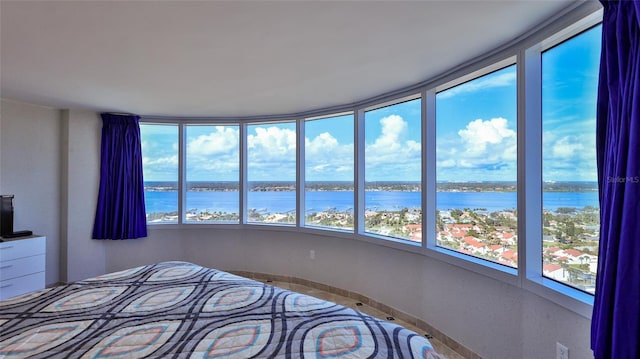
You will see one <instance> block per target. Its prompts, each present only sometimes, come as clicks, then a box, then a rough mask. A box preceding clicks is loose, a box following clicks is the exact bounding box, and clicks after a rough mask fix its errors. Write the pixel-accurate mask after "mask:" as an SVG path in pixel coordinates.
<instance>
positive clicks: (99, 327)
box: [0, 262, 440, 359]
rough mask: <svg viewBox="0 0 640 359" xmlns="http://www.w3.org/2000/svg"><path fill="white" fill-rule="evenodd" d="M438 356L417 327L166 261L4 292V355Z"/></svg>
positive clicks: (0, 321) (0, 348) (0, 351)
mask: <svg viewBox="0 0 640 359" xmlns="http://www.w3.org/2000/svg"><path fill="white" fill-rule="evenodd" d="M26 357H29V358H112V359H113V358H251V357H255V358H440V356H439V355H438V354H437V353H436V352H435V351H434V349H433V347H432V345H431V343H430V342H429V341H428V340H427V339H426V338H425V337H423V336H420V335H419V334H417V333H415V332H413V331H411V330H408V329H406V328H404V327H401V326H399V325H396V324H394V323H391V322H388V321H383V320H380V319H377V318H374V317H371V316H369V315H366V314H364V313H361V312H359V311H357V310H354V309H351V308H347V307H345V306H342V305H338V304H335V303H332V302H329V301H325V300H321V299H318V298H314V297H311V296H308V295H304V294H300V293H296V292H293V291H289V290H285V289H281V288H278V287H274V286H271V285H268V284H266V283H261V282H257V281H254V280H251V279H248V278H244V277H240V276H237V275H233V274H230V273H227V272H224V271H220V270H216V269H212V268H206V267H202V266H199V265H196V264H193V263H187V262H162V263H157V264H152V265H147V266H141V267H137V268H132V269H128V270H124V271H119V272H115V273H110V274H106V275H102V276H99V277H95V278H91V279H87V280H83V281H78V282H74V283H71V284H67V285H63V286H58V287H53V288H49V289H45V290H42V291H38V292H34V293H30V294H26V295H23V296H19V297H15V298H11V299H8V300H4V301H1V302H0V358H26Z"/></svg>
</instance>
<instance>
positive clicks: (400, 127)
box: [365, 115, 421, 181]
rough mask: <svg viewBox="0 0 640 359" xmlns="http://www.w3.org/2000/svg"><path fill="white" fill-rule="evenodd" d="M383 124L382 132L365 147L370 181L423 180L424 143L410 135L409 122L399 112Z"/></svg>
mask: <svg viewBox="0 0 640 359" xmlns="http://www.w3.org/2000/svg"><path fill="white" fill-rule="evenodd" d="M380 125H381V133H380V135H379V136H378V137H377V138H376V139H375V140H374V141H373V143H370V144H367V145H366V148H365V154H366V169H365V176H366V178H367V180H368V181H371V180H407V181H413V180H419V179H420V172H421V160H420V159H421V145H420V142H418V141H415V140H412V139H409V138H408V134H409V125H408V123H407V122H406V121H405V120H404V119H403V118H402V117H401V116H399V115H390V116H387V117H384V118H382V119H381V120H380Z"/></svg>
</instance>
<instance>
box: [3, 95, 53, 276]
mask: <svg viewBox="0 0 640 359" xmlns="http://www.w3.org/2000/svg"><path fill="white" fill-rule="evenodd" d="M59 137H60V111H59V110H57V109H53V108H49V107H42V106H35V105H31V104H25V103H21V102H15V101H9V100H4V99H3V100H2V101H1V102H0V138H1V139H0V184H1V186H0V193H2V194H13V195H15V198H14V201H13V204H14V230H16V231H17V230H23V229H28V230H32V231H33V233H35V234H39V235H43V236H46V237H47V256H46V262H47V264H46V270H47V272H46V278H45V281H46V283H47V284H53V283H56V282H58V281H59V280H60V277H59V268H60V261H59V255H60V246H59V243H60V217H59V212H60V141H59Z"/></svg>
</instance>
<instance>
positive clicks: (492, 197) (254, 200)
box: [145, 191, 598, 213]
mask: <svg viewBox="0 0 640 359" xmlns="http://www.w3.org/2000/svg"><path fill="white" fill-rule="evenodd" d="M295 200H296V194H295V192H293V191H290V192H288V191H282V192H249V196H248V198H247V204H248V207H249V208H254V209H256V210H257V211H258V212H261V213H267V212H270V213H276V212H279V213H284V212H288V211H293V210H295V207H296V202H295ZM145 201H146V205H147V213H154V212H174V211H177V203H178V193H177V192H176V191H150V192H145ZM305 202H306V208H307V212H317V211H323V210H328V209H335V210H337V211H346V210H348V209H352V208H353V207H354V205H353V192H348V191H317V192H316V191H314V192H307V193H306V194H305ZM238 203H239V198H238V192H212V191H203V192H188V193H187V198H186V209H187V210H195V211H197V212H200V211H204V210H206V209H208V210H209V211H211V212H213V211H216V212H217V211H222V212H229V213H231V212H237V210H238V207H239V206H238ZM543 203H544V204H543V206H544V208H545V209H547V210H550V211H554V210H556V209H558V208H560V207H574V208H583V207H585V206H593V207H598V193H597V192H545V193H544V194H543ZM436 204H437V208H438V209H439V210H448V209H453V208H460V209H463V208H471V209H479V208H483V209H486V210H487V211H490V212H493V211H499V210H504V209H514V208H515V207H516V193H515V192H439V193H437V200H436ZM420 206H421V198H420V193H419V192H385V191H374V192H366V194H365V208H366V209H371V210H399V209H402V208H403V207H406V208H420Z"/></svg>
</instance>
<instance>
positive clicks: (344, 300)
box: [257, 279, 465, 359]
mask: <svg viewBox="0 0 640 359" xmlns="http://www.w3.org/2000/svg"><path fill="white" fill-rule="evenodd" d="M257 280H262V281H263V282H264V281H265V280H264V279H257ZM266 282H268V283H269V284H271V285H273V286H276V287H280V288H283V289H288V290H292V291H295V292H298V293H303V294H307V295H310V296H313V297H316V298H320V299H324V300H328V301H330V302H333V303H336V304H340V305H344V306H346V307H349V308H353V309H356V310H359V311H361V312H363V313H366V314H369V315H371V316H373V317H376V318H380V319H383V320H386V318H387V317H389V316H390V314H387V313H384V312H382V311H380V310H377V309H375V308H373V307H371V306H369V305H367V304H364V303H360V304H361V305H356V303H358V301H357V300H356V299H353V298H349V297H343V296H341V295H338V294H334V293H330V292H327V291H324V290H321V289H316V288H312V287H307V286H305V285H302V284H296V283H288V282H281V281H268V280H267V281H266ZM394 323H397V324H400V325H402V326H403V327H405V328H407V329H410V330H413V331H415V332H416V333H420V334H426V333H424V331H423V330H421V329H419V328H418V327H416V326H415V325H412V324H410V323H407V322H404V321H402V320H399V319H395V320H394ZM429 341H430V342H431V344H433V347H434V348H435V349H436V351H437V352H438V353H439V354H441V355H442V356H444V357H446V358H447V359H465V357H463V356H462V355H460V354H459V353H457V352H456V351H455V350H453V349H451V348H449V347H448V346H446V345H445V344H443V343H442V342H441V341H439V340H438V339H436V338H430V339H429Z"/></svg>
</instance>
